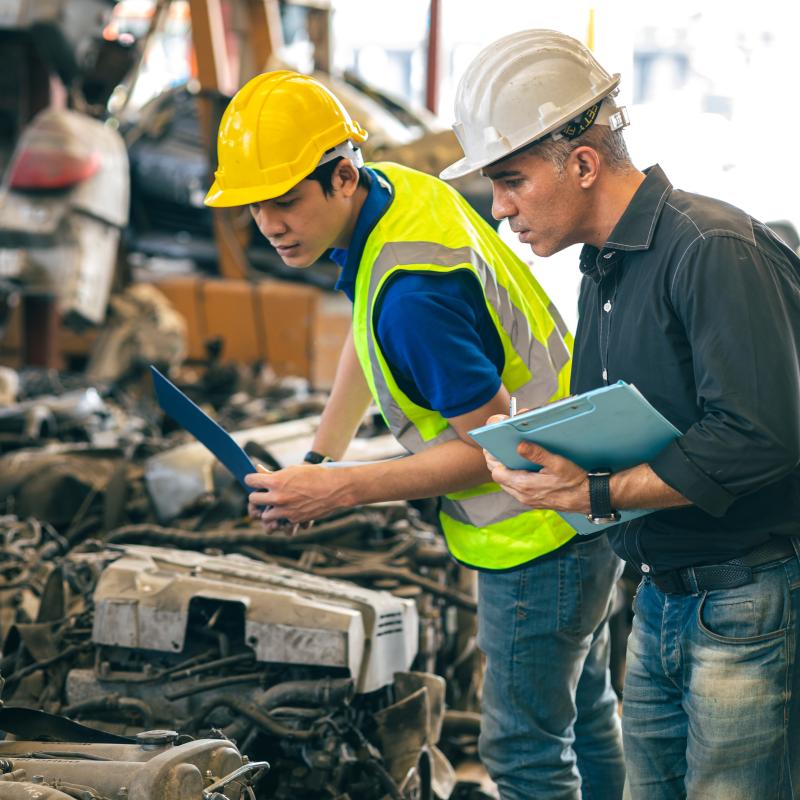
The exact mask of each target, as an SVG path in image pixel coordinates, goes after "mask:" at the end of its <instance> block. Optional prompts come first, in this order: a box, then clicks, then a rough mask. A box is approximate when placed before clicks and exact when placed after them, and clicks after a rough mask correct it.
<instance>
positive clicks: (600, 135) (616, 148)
mask: <svg viewBox="0 0 800 800" xmlns="http://www.w3.org/2000/svg"><path fill="white" fill-rule="evenodd" d="M584 145H585V146H588V147H591V148H593V149H595V150H597V151H598V152H599V153H600V155H601V156H602V157H603V161H604V162H605V164H606V166H607V167H608V168H609V169H611V170H612V171H613V172H628V171H630V170H632V169H634V166H633V163H632V162H631V157H630V155H629V153H628V147H627V145H626V144H625V139H624V137H623V135H622V131H621V130H619V131H612V130H611V128H609V127H608V126H607V125H593V126H592V127H591V128H589V130H588V131H586V132H585V133H582V134H581V135H580V136H578V137H577V138H575V139H567V138H566V137H562V138H561V139H557V140H553V139H549V138H548V139H545V140H544V141H538V142H536V143H534V144H533V145H531V146H530V150H529V152H530V153H533V154H535V155H536V156H538V157H539V158H542V159H544V160H545V161H549V162H550V163H551V164H553V165H554V166H555V167H556V169H557V170H558V172H559V173H563V172H564V168H565V166H566V164H567V159H568V158H569V156H570V153H572V151H573V150H575V149H577V148H578V147H582V146H584Z"/></svg>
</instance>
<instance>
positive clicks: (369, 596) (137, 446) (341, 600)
mask: <svg viewBox="0 0 800 800" xmlns="http://www.w3.org/2000/svg"><path fill="white" fill-rule="evenodd" d="M217 369H218V370H220V371H226V372H225V379H224V380H222V379H221V378H220V377H219V376H220V375H221V372H220V373H218V377H217V378H215V376H214V371H213V369H212V370H211V371H210V373H207V374H206V376H205V378H204V379H203V380H205V381H206V382H207V383H206V385H205V386H204V385H202V384H200V383H199V382H198V380H195V381H194V383H193V382H192V380H191V378H192V375H191V373H189V372H186V373H184V379H183V382H182V386H183V388H184V389H186V390H187V391H189V392H190V393H191V392H194V393H195V396H196V397H197V398H198V399H202V398H203V396H205V397H207V398H212V399H213V400H214V406H213V407H212V410H213V412H214V413H215V415H216V416H217V418H219V419H221V420H223V421H224V422H225V424H226V425H228V426H231V425H235V426H236V427H238V428H239V430H240V431H241V437H242V439H241V441H242V442H243V443H244V444H245V445H246V447H248V448H250V449H251V450H252V451H253V452H254V453H256V457H257V458H258V459H259V460H263V461H264V462H265V463H270V464H271V466H272V467H273V468H279V467H280V466H281V465H282V464H283V463H292V462H293V461H297V460H299V459H300V457H301V456H302V453H303V452H305V449H307V448H308V444H309V441H310V437H311V436H312V435H313V430H314V429H315V426H316V420H317V417H316V413H317V412H318V411H319V408H320V401H319V400H316V399H315V398H314V396H313V395H312V394H311V393H309V392H308V389H307V387H306V386H305V385H304V384H302V383H298V382H283V383H281V382H278V381H275V380H274V379H273V382H272V387H273V388H272V390H271V391H270V389H269V387H268V386H267V388H266V389H265V384H269V380H268V379H265V377H264V375H260V374H254V373H253V372H252V371H248V370H243V369H241V368H228V367H223V366H218V367H217ZM135 373H136V370H135V369H133V370H132V371H131V372H129V373H128V374H126V376H125V378H124V379H122V378H121V379H120V381H118V382H117V383H115V384H112V385H109V386H108V388H103V387H102V385H99V390H98V391H96V392H95V396H93V402H92V404H89V409H90V411H89V412H87V413H82V414H79V413H78V412H77V411H76V404H78V405H79V403H78V401H77V398H78V397H84V400H85V396H86V395H85V394H84V395H81V394H80V392H81V391H83V392H84V393H85V392H86V391H89V390H86V389H85V388H84V389H81V388H80V387H79V386H74V385H70V386H69V388H70V389H71V390H72V391H73V392H77V394H75V395H68V394H67V393H65V394H64V395H63V396H62V397H60V398H56V397H55V396H54V395H53V394H49V393H48V392H47V389H48V388H52V387H51V386H48V380H47V379H44V378H43V376H42V375H39V376H37V377H36V378H34V377H32V376H31V375H27V376H26V375H21V376H20V387H21V392H20V395H19V397H20V401H19V402H18V403H17V404H16V405H12V406H9V407H8V408H7V409H5V410H4V416H3V418H4V419H7V420H14V421H15V422H14V425H16V427H13V426H11V425H10V424H7V427H6V429H5V435H4V438H3V439H2V440H0V448H1V449H2V451H4V452H3V454H2V455H0V515H4V516H0V536H2V538H3V547H2V552H0V638H2V642H3V650H2V653H3V655H2V660H0V672H2V674H3V676H4V677H5V680H6V686H5V689H4V691H3V700H4V702H5V703H6V708H5V709H0V715H1V714H2V713H3V712H4V711H10V710H11V709H12V708H20V709H23V710H26V713H34V711H32V710H34V709H35V710H37V711H36V713H41V712H46V713H47V714H49V715H53V716H52V718H53V719H55V720H64V721H65V722H66V721H67V720H65V719H64V718H69V719H70V720H72V721H73V722H72V723H69V724H75V723H80V724H81V725H82V726H86V727H88V728H90V729H92V730H95V731H103V732H104V733H103V734H99V733H98V734H97V735H98V736H103V735H106V736H107V735H110V734H113V735H116V736H118V737H127V738H133V742H131V743H126V744H118V743H117V744H111V743H108V741H107V740H102V739H98V740H96V741H92V742H86V741H83V742H82V743H81V742H80V741H79V740H78V739H75V738H73V739H66V740H64V741H59V742H57V743H56V742H53V741H51V742H42V741H30V739H31V738H33V737H27V736H26V735H25V734H27V733H28V732H27V731H23V735H22V736H18V737H17V738H19V739H23V740H25V742H24V744H23V743H22V742H9V743H8V744H9V746H11V747H12V749H11V750H8V751H4V750H3V747H4V745H2V744H0V800H2V798H5V797H22V796H29V795H25V794H8V793H4V792H6V786H5V783H8V785H9V786H10V787H14V791H16V789H17V788H19V789H21V788H22V787H23V784H24V783H25V782H27V783H31V781H32V777H33V776H34V775H35V776H40V777H41V781H39V782H38V783H37V782H34V785H35V786H39V787H40V789H41V791H42V795H41V796H42V797H54V798H60V799H61V800H63V797H86V798H106V800H110V798H123V797H128V798H131V800H133V798H134V797H139V796H141V797H144V796H147V797H152V798H159V797H164V798H167V797H169V798H172V797H186V798H191V799H192V800H202V798H213V800H222V799H223V798H229V800H232V799H233V798H239V797H241V798H249V797H258V798H261V797H264V798H287V799H288V798H292V800H302V798H341V799H343V798H347V797H349V798H352V800H355V799H356V798H365V800H370V798H376V800H377V799H378V798H384V797H390V798H408V799H409V800H410V798H433V797H437V798H448V797H453V798H456V797H458V798H461V799H462V800H464V799H466V798H479V797H483V796H484V795H483V794H482V793H481V792H480V790H479V789H478V787H476V786H475V785H472V784H467V783H458V782H457V781H456V779H455V773H454V771H453V767H452V763H453V762H455V761H457V760H458V758H460V757H462V756H463V755H464V753H470V754H474V748H475V743H476V737H477V732H478V730H477V729H478V725H477V714H476V711H477V707H478V700H477V698H478V693H479V687H480V678H481V666H480V659H479V657H478V652H477V649H476V646H475V639H474V611H475V592H474V586H473V582H472V577H473V576H472V575H471V573H467V572H465V571H462V570H460V568H459V567H458V566H457V565H456V564H455V563H454V562H453V561H452V560H451V559H450V558H449V556H448V554H447V552H446V549H445V546H444V544H443V541H442V539H441V537H439V536H438V534H437V533H436V530H435V527H434V526H433V525H432V524H430V523H429V522H428V521H426V520H428V519H430V515H431V510H432V509H431V507H430V505H429V504H425V503H421V504H415V506H416V507H415V506H412V505H410V504H407V503H390V504H385V505H380V506H372V507H365V508H358V509H353V510H351V511H348V512H345V513H340V514H339V515H337V516H333V517H330V518H328V519H323V520H319V521H318V522H317V523H316V525H315V526H314V527H312V528H309V529H304V530H300V531H298V532H297V533H296V534H295V535H291V531H290V530H289V529H287V530H284V531H278V532H277V533H275V534H267V533H265V532H264V531H263V530H262V529H261V528H260V527H259V526H257V525H255V524H253V523H252V522H251V521H250V520H249V519H248V518H247V517H246V499H245V496H244V493H243V491H242V490H241V489H240V488H239V487H238V485H236V484H234V483H233V482H231V481H228V480H227V479H226V478H225V476H224V475H221V474H219V473H217V472H216V471H215V470H214V469H213V465H212V464H208V463H206V462H205V461H204V456H203V454H200V453H197V452H195V451H194V448H193V445H192V444H191V442H189V441H188V440H187V437H186V436H185V434H183V433H182V432H179V431H170V430H169V429H168V428H167V432H166V433H165V432H164V431H165V428H164V425H166V424H167V423H165V422H164V420H163V419H162V418H161V417H160V416H159V415H158V413H157V412H156V410H155V408H154V407H153V406H152V405H151V404H150V401H149V398H148V392H147V387H146V385H144V384H142V383H141V381H140V379H139V378H138V377H137V376H136V374H135ZM121 386H124V389H123V388H121ZM37 387H38V388H40V389H43V390H44V391H43V393H41V394H38V395H37V394H35V390H36V388H37ZM208 387H212V389H213V387H217V391H216V393H215V392H214V391H213V390H211V391H207V388H208ZM257 393H260V394H257ZM264 397H266V398H269V399H268V400H266V401H265V400H263V399H256V398H264ZM65 398H67V399H69V402H67V403H66V405H64V401H65ZM59 403H60V405H59ZM84 405H85V403H84ZM35 407H41V408H46V409H48V413H49V414H50V415H51V416H52V417H53V418H54V419H56V423H55V424H53V425H50V426H49V427H48V426H40V427H39V428H38V429H36V430H34V429H32V428H31V427H30V426H28V428H27V429H26V427H25V425H24V424H21V423H20V420H25V419H26V415H30V409H31V408H35ZM64 408H66V411H64V410H63V409H64ZM56 411H58V414H57V413H56ZM300 413H306V414H310V416H306V417H300V418H298V417H299V414H300ZM59 415H60V416H59ZM277 420H281V421H277ZM374 432H375V431H370V433H374ZM360 446H361V447H362V448H363V449H366V450H370V448H372V454H373V455H374V454H375V453H379V454H381V455H386V454H389V453H390V449H387V448H390V445H389V443H388V439H387V438H386V437H381V436H378V437H376V438H373V439H363V440H362V441H361V444H360ZM176 453H177V454H178V455H177V456H176V455H175V454H176ZM198 465H199V466H198ZM159 470H160V472H159ZM197 474H201V475H202V481H200V482H199V483H197V484H196V485H195V486H194V488H193V490H192V492H191V493H190V494H191V496H189V495H188V494H187V495H186V496H185V497H183V499H181V502H175V503H173V504H172V506H169V503H168V499H169V497H170V495H174V496H175V497H178V496H179V495H180V492H179V490H178V487H179V485H180V484H181V481H184V482H185V480H186V476H187V475H197ZM18 713H22V712H18ZM3 724H4V723H3V722H2V719H0V728H2V727H3ZM54 730H56V731H57V733H56V735H57V736H62V737H63V736H67V734H65V733H64V732H63V731H62V730H61V729H58V728H57V726H56V728H54ZM164 730H166V731H172V730H174V731H176V732H177V733H176V734H174V736H175V737H177V738H174V739H173V740H170V741H169V742H167V741H166V740H164V741H161V740H159V742H160V744H158V745H156V744H152V743H151V744H142V740H141V737H145V739H146V738H147V736H152V737H155V739H153V741H154V742H155V740H156V739H158V736H159V735H160V734H157V733H153V731H156V732H157V731H164ZM148 731H149V732H150V733H147V732H148ZM69 735H73V734H69ZM137 735H138V736H140V740H139V741H137V740H136V739H135V737H136V736H137ZM50 738H51V739H52V736H51V737H50ZM150 747H152V748H154V749H150V750H147V749H146V748H150ZM114 748H123V749H118V750H115V749H114ZM124 748H127V749H124ZM159 748H160V749H159ZM215 748H216V750H215ZM145 750H146V752H147V753H148V754H150V755H148V756H147V757H144V755H143V753H144V752H145ZM56 751H58V752H66V753H69V754H70V755H65V756H64V758H63V759H62V758H61V757H58V758H57V757H56V756H54V755H53V753H55V752H56ZM78 751H79V752H80V753H81V754H82V755H81V756H80V759H79V758H78V757H77V756H76V757H75V758H73V756H75V754H76V753H78ZM134 751H135V753H138V754H139V755H136V757H134V755H133V754H134ZM217 751H220V752H222V751H224V752H226V753H227V754H228V755H226V760H225V763H224V764H223V765H220V764H218V763H216V762H215V764H214V765H213V766H211V767H204V766H203V763H204V762H203V763H201V762H202V759H203V758H211V756H210V755H208V754H209V753H213V752H217ZM47 753H50V755H46V754H47ZM196 753H205V754H206V755H203V756H202V758H201V757H200V756H199V755H198V756H197V757H195V755H194V754H196ZM34 757H35V758H36V761H35V764H34V763H33V758H34ZM64 759H66V761H64ZM158 759H161V761H158ZM198 759H199V760H198ZM243 759H246V760H245V761H243ZM248 759H249V763H254V762H269V764H270V768H269V769H268V770H267V769H263V770H260V771H254V772H252V773H250V772H247V773H246V774H241V775H238V774H237V772H236V771H237V770H238V769H239V768H241V767H242V766H243V764H247V763H248V761H247V760H248ZM4 760H5V761H4ZM40 760H41V762H42V763H43V764H46V765H47V769H44V768H42V769H40V770H38V771H37V770H36V769H35V768H34V767H35V765H37V764H39V762H40ZM6 761H7V762H8V767H9V769H8V770H7V771H5V772H4V771H3V770H4V766H3V765H4V764H5V762H6ZM60 763H69V764H71V765H72V766H70V768H69V769H66V768H65V769H63V770H60V768H59V766H58V764H60ZM161 763H164V764H167V763H168V764H169V765H170V766H169V770H172V771H171V772H169V770H167V772H169V774H170V775H172V777H171V778H169V779H167V778H166V777H164V776H165V775H167V772H164V771H163V770H162V771H161V772H158V775H160V776H161V777H159V778H157V779H156V778H152V779H151V778H145V777H144V776H145V775H149V774H150V772H149V771H150V770H156V768H157V767H158V769H159V770H160V769H161V767H159V766H158V765H159V764H161ZM187 765H194V767H197V768H199V769H200V772H199V773H198V774H200V775H201V777H202V781H201V784H202V785H201V784H197V780H196V778H195V777H194V773H192V775H193V777H191V778H189V777H181V778H180V780H184V781H186V783H185V786H186V787H187V788H186V789H185V793H184V794H169V793H167V794H164V793H163V792H165V791H167V792H169V791H177V789H163V788H159V789H158V791H157V790H156V789H155V788H153V789H152V792H153V793H152V794H151V795H135V794H134V787H135V786H139V785H145V783H139V784H135V783H134V781H135V780H139V781H140V782H145V781H151V783H149V784H147V785H148V786H156V784H158V786H162V784H163V786H168V785H169V786H173V785H175V786H176V785H177V784H174V781H176V780H179V777H176V776H182V775H184V774H185V775H188V774H189V772H191V770H190V769H189V767H188V766H187ZM194 767H193V768H194ZM165 769H166V768H165ZM153 774H155V772H154V773H153ZM110 775H116V776H117V777H118V778H119V780H118V781H117V782H116V783H114V781H113V780H111V782H109V780H110V779H109V778H108V776H110ZM137 775H139V776H141V777H139V778H136V776H137ZM15 776H16V777H15ZM104 776H105V777H104ZM123 778H124V779H123ZM37 780H38V779H37ZM20 781H22V782H20ZM104 781H105V782H104ZM152 781H155V783H153V782H152ZM169 781H173V783H172V784H170V783H169ZM241 781H244V783H241ZM181 785H183V784H181ZM123 790H124V791H123ZM9 791H10V790H9ZM136 791H139V789H136ZM159 791H160V792H162V794H158V792H159ZM181 791H183V790H181ZM126 792H127V793H126ZM198 792H199V793H198Z"/></svg>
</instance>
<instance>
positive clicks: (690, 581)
mask: <svg viewBox="0 0 800 800" xmlns="http://www.w3.org/2000/svg"><path fill="white" fill-rule="evenodd" d="M681 572H684V570H681ZM685 573H686V574H685V578H684V581H683V583H685V584H687V587H686V588H687V589H689V591H690V593H691V594H699V592H700V589H699V587H698V585H697V573H696V572H695V571H694V567H687V568H686V570H685Z"/></svg>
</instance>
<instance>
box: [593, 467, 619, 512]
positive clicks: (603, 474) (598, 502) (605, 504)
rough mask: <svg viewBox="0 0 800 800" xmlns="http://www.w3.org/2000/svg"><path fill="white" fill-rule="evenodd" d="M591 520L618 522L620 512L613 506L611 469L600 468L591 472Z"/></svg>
mask: <svg viewBox="0 0 800 800" xmlns="http://www.w3.org/2000/svg"><path fill="white" fill-rule="evenodd" d="M587 477H588V479H589V508H590V513H589V515H588V516H589V520H590V521H591V522H595V523H597V524H598V525H600V524H604V523H608V522H616V521H617V520H618V519H619V514H618V513H617V511H616V510H615V509H613V508H612V507H611V488H610V479H611V470H608V469H602V470H601V469H598V470H593V471H592V472H589V473H588V475H587Z"/></svg>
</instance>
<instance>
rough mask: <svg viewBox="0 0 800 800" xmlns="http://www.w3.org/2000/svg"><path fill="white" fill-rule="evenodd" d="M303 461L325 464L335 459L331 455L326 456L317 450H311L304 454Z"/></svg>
mask: <svg viewBox="0 0 800 800" xmlns="http://www.w3.org/2000/svg"><path fill="white" fill-rule="evenodd" d="M303 461H305V463H306V464H325V463H326V462H328V461H333V459H332V458H331V457H330V456H324V455H322V453H318V452H317V451H316V450H309V451H308V452H307V453H306V454H305V455H304V456H303Z"/></svg>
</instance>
